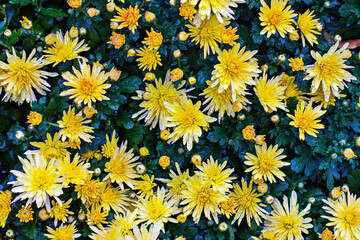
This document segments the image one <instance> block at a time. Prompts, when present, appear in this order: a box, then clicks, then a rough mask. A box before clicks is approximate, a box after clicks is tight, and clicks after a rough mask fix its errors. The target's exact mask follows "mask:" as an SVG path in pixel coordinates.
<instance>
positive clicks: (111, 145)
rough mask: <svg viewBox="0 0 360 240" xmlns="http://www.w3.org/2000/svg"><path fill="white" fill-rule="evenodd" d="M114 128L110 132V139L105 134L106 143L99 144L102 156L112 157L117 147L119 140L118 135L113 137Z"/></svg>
mask: <svg viewBox="0 0 360 240" xmlns="http://www.w3.org/2000/svg"><path fill="white" fill-rule="evenodd" d="M115 136H116V132H115V130H114V131H113V133H112V137H111V141H110V138H109V136H108V135H107V134H106V143H105V144H104V145H102V146H101V153H102V155H103V156H104V157H107V158H112V157H113V156H114V154H115V151H116V150H117V149H118V146H117V143H118V141H119V137H117V138H116V137H115Z"/></svg>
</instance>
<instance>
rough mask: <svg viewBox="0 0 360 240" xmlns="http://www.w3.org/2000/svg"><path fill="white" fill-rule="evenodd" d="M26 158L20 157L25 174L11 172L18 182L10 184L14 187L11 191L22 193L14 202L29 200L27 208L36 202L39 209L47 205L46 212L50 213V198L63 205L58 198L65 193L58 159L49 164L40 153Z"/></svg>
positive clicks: (15, 171)
mask: <svg viewBox="0 0 360 240" xmlns="http://www.w3.org/2000/svg"><path fill="white" fill-rule="evenodd" d="M26 157H27V158H28V159H24V158H21V157H19V159H20V162H21V163H22V167H23V170H24V172H23V173H22V172H20V171H17V170H11V171H10V172H11V173H12V174H14V175H15V176H16V177H17V178H16V181H12V182H9V184H12V185H13V189H12V190H11V191H12V192H14V193H21V194H20V195H19V196H17V197H16V198H15V200H14V202H15V201H17V200H18V199H21V200H24V199H28V201H27V202H26V207H27V206H29V205H30V204H31V203H33V202H36V205H37V207H38V208H41V207H42V206H43V205H44V204H45V207H46V210H47V211H50V197H51V196H52V197H54V198H55V199H56V201H57V202H58V203H59V204H61V200H60V199H59V198H58V197H59V196H60V195H61V194H62V193H63V190H62V181H63V180H62V178H60V175H59V173H58V171H57V166H56V165H55V161H56V159H52V160H50V161H49V162H48V161H46V159H45V158H44V157H43V156H41V155H39V153H35V154H31V155H30V154H29V155H27V156H26Z"/></svg>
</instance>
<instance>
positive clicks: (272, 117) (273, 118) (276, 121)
mask: <svg viewBox="0 0 360 240" xmlns="http://www.w3.org/2000/svg"><path fill="white" fill-rule="evenodd" d="M271 121H272V122H273V123H278V122H279V121H280V118H279V116H278V115H273V116H271Z"/></svg>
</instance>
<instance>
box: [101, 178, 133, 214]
mask: <svg viewBox="0 0 360 240" xmlns="http://www.w3.org/2000/svg"><path fill="white" fill-rule="evenodd" d="M128 202H129V198H128V194H127V190H121V189H120V187H113V186H112V185H111V183H106V182H102V184H101V187H100V202H99V205H100V206H101V208H102V209H103V210H104V211H106V212H109V211H110V209H112V210H113V211H114V212H115V213H116V214H119V213H124V212H125V211H126V209H127V206H129V203H128Z"/></svg>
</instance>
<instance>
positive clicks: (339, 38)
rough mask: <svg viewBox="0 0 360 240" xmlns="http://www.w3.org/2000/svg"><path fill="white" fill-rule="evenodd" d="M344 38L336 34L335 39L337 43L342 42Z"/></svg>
mask: <svg viewBox="0 0 360 240" xmlns="http://www.w3.org/2000/svg"><path fill="white" fill-rule="evenodd" d="M341 40H342V38H341V36H340V35H339V34H336V35H335V37H334V41H335V42H341Z"/></svg>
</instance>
